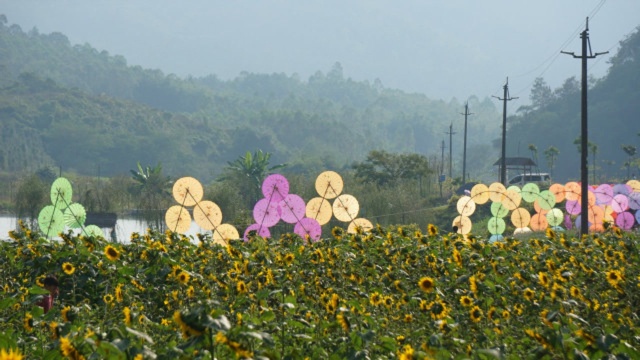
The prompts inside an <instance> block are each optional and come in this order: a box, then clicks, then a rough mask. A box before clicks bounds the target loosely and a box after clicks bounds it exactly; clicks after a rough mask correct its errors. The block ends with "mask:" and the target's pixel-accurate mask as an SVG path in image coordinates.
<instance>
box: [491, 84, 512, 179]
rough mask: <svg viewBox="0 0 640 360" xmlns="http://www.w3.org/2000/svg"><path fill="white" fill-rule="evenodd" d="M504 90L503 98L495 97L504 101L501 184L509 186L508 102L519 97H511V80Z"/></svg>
mask: <svg viewBox="0 0 640 360" xmlns="http://www.w3.org/2000/svg"><path fill="white" fill-rule="evenodd" d="M502 89H503V90H504V95H503V97H501V98H500V97H497V96H494V98H496V99H498V100H502V103H503V104H502V158H501V159H500V182H501V183H502V184H503V185H507V101H511V100H514V99H517V97H514V98H512V97H509V78H508V77H507V82H506V83H505V84H504V86H503V87H502Z"/></svg>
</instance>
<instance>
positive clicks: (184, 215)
mask: <svg viewBox="0 0 640 360" xmlns="http://www.w3.org/2000/svg"><path fill="white" fill-rule="evenodd" d="M164 221H165V222H166V223H167V228H168V229H169V230H171V231H173V232H177V233H181V234H184V233H185V232H187V231H188V230H189V228H190V227H191V215H189V212H188V211H187V209H185V208H184V207H182V206H180V205H173V206H172V207H170V208H169V209H167V212H166V214H165V215H164Z"/></svg>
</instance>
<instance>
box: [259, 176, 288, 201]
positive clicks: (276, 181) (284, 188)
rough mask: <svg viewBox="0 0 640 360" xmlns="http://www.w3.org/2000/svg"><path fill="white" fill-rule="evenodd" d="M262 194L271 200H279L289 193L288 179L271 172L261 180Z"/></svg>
mask: <svg viewBox="0 0 640 360" xmlns="http://www.w3.org/2000/svg"><path fill="white" fill-rule="evenodd" d="M262 195H264V198H265V199H268V200H270V201H271V202H275V203H277V202H280V201H282V199H284V198H285V196H287V195H289V181H288V180H287V178H285V177H284V176H282V175H280V174H271V175H269V176H267V178H266V179H264V181H263V182H262Z"/></svg>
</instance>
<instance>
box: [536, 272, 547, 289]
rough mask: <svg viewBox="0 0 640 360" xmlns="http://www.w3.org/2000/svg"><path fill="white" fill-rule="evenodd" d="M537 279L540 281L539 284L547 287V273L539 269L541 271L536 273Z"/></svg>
mask: <svg viewBox="0 0 640 360" xmlns="http://www.w3.org/2000/svg"><path fill="white" fill-rule="evenodd" d="M538 281H539V282H540V285H542V286H544V287H546V288H548V287H549V285H550V282H549V275H547V273H545V272H542V271H541V272H539V273H538Z"/></svg>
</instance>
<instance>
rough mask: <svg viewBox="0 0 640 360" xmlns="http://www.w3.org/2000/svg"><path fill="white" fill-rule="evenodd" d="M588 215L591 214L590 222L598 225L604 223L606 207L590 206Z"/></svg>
mask: <svg viewBox="0 0 640 360" xmlns="http://www.w3.org/2000/svg"><path fill="white" fill-rule="evenodd" d="M587 215H588V216H589V223H591V224H594V225H597V224H600V225H602V223H603V221H604V209H603V208H601V207H600V206H598V205H592V206H589V209H588V211H587Z"/></svg>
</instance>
